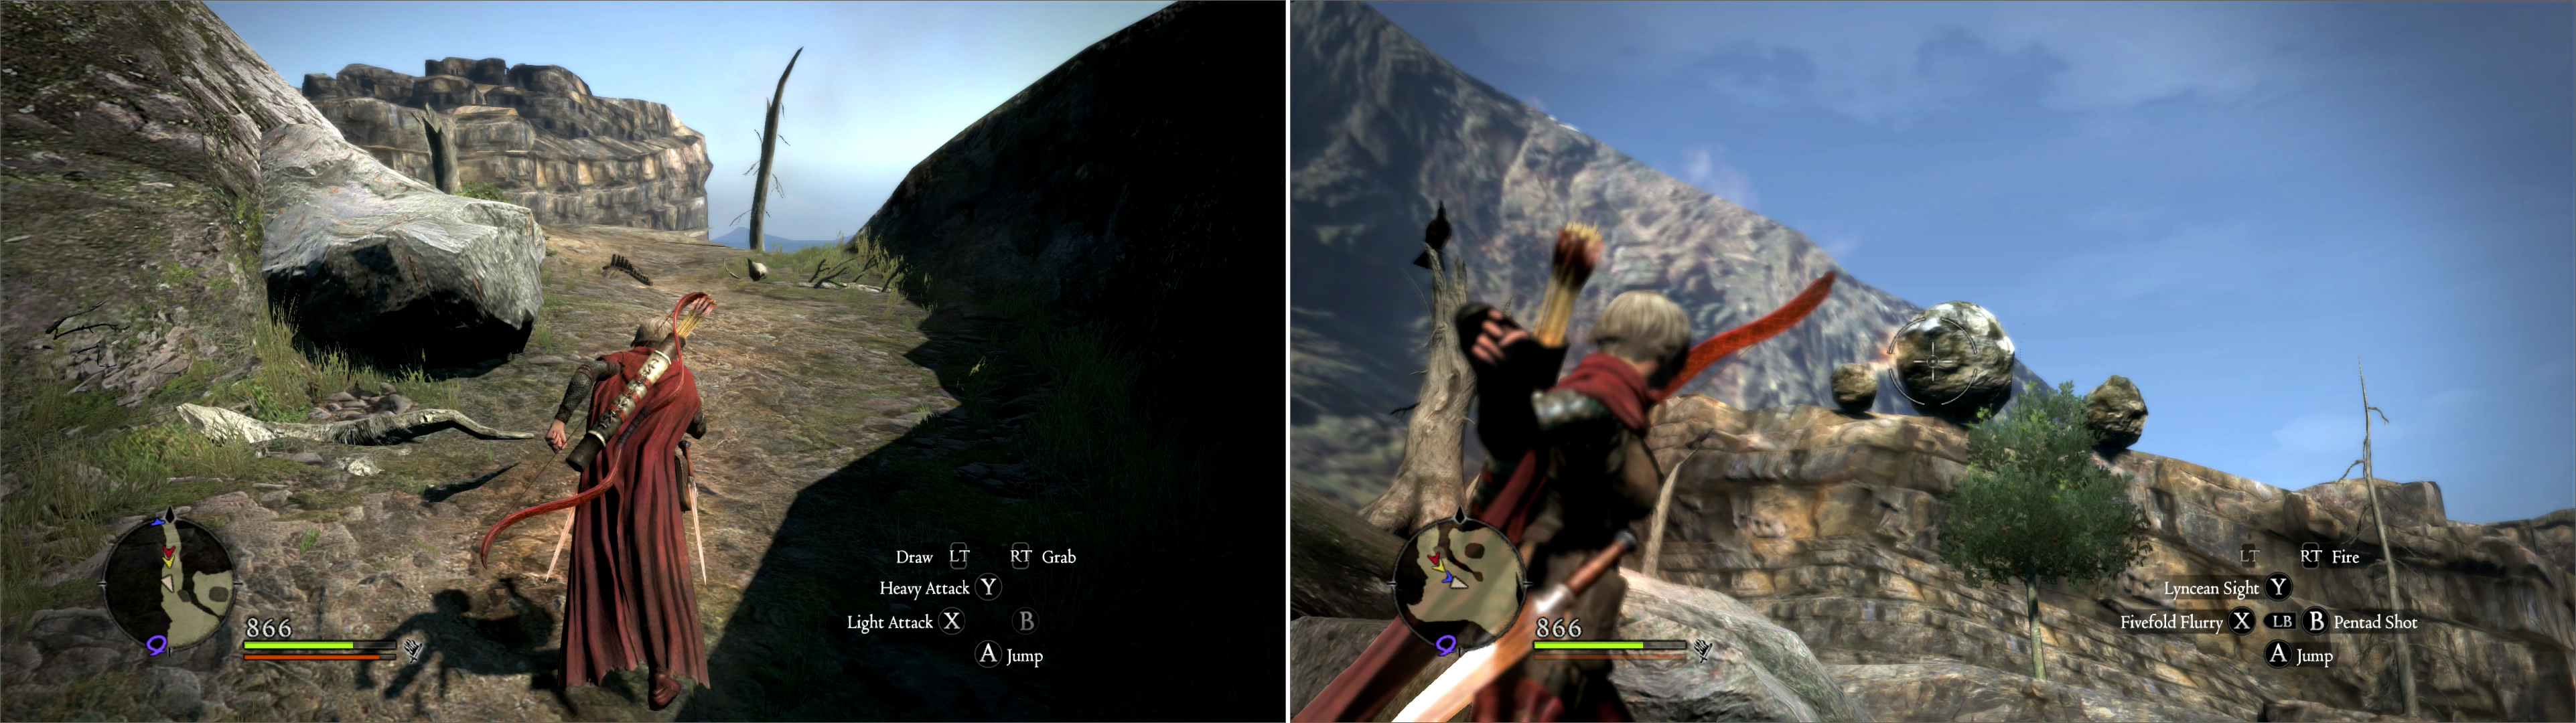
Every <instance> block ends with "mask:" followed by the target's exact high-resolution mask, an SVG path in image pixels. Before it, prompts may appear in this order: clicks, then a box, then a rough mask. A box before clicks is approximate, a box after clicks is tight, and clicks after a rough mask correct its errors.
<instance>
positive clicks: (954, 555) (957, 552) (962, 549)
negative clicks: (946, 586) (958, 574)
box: [948, 542, 974, 570]
mask: <svg viewBox="0 0 2576 723" xmlns="http://www.w3.org/2000/svg"><path fill="white" fill-rule="evenodd" d="M973 554H974V551H972V550H968V549H966V543H963V542H951V543H948V569H951V570H964V569H966V558H967V557H969V556H972V555H973Z"/></svg>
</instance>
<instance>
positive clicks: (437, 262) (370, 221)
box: [260, 124, 545, 366]
mask: <svg viewBox="0 0 2576 723" xmlns="http://www.w3.org/2000/svg"><path fill="white" fill-rule="evenodd" d="M260 183H261V187H262V189H261V190H262V197H263V198H262V200H263V204H262V210H264V211H265V212H266V213H267V217H268V223H267V225H266V227H265V228H264V229H263V232H264V233H265V235H266V240H265V243H264V244H263V246H262V248H261V252H260V271H261V272H262V273H263V274H265V275H266V276H267V278H268V288H269V294H268V297H269V300H270V302H271V303H278V304H284V305H286V306H287V307H288V308H289V309H290V310H292V311H293V317H294V321H295V323H296V327H297V330H298V331H300V332H302V333H303V334H304V335H305V337H307V338H309V339H312V340H314V341H317V342H321V343H323V344H326V345H331V346H338V347H342V348H346V349H349V350H351V351H355V352H359V353H361V354H365V355H369V356H375V357H378V358H383V359H393V360H404V361H409V360H414V359H420V360H422V361H424V362H426V363H428V364H430V365H432V366H461V365H466V364H471V363H473V362H477V361H481V360H485V359H490V358H494V357H498V356H502V355H506V354H509V353H511V352H515V351H518V350H519V349H520V348H522V347H524V346H526V343H527V338H528V332H529V330H530V329H531V328H532V327H533V326H534V324H535V322H536V312H537V307H538V306H539V305H540V304H541V303H543V301H544V299H543V297H542V293H543V292H541V291H540V290H539V289H538V281H537V267H538V264H539V263H540V262H542V261H543V260H544V259H545V241H544V232H543V231H541V230H539V229H538V227H537V223H536V219H535V217H534V215H532V214H531V213H530V212H529V211H528V209H526V208H523V207H520V206H514V205H510V204H507V203H500V202H495V201H481V200H476V199H471V198H465V197H462V196H450V195H447V194H445V193H440V192H439V191H438V189H436V188H433V187H431V186H429V184H426V183H422V182H421V181H419V180H417V179H413V178H411V177H410V176H406V175H403V174H401V173H397V172H395V171H393V170H392V169H389V168H386V167H385V165H384V164H383V163H379V162H377V161H376V159H375V157H374V156H371V155H368V154H367V152H366V151H363V150H360V149H358V148H357V147H356V146H354V145H351V144H350V143H349V142H348V141H345V140H342V139H341V136H340V133H339V132H338V131H337V130H335V129H333V128H331V127H330V126H324V125H313V124H296V125H288V126H282V127H279V128H276V129H274V130H271V131H269V132H268V133H267V134H266V135H265V136H263V137H262V138H261V141H260Z"/></svg>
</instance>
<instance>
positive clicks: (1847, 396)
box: [1834, 364, 1878, 414]
mask: <svg viewBox="0 0 2576 723" xmlns="http://www.w3.org/2000/svg"><path fill="white" fill-rule="evenodd" d="M1877 403H1878V375H1877V374H1875V373H1872V372H1871V371H1870V369H1869V365H1867V364H1844V365H1842V366H1838V367H1834V405H1835V406H1838V407H1842V410H1843V411H1845V412H1850V413H1853V414H1858V413H1861V412H1866V411H1869V408H1870V406H1871V405H1875V404H1877Z"/></svg>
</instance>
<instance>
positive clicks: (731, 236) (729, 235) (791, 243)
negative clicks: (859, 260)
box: [707, 226, 839, 251]
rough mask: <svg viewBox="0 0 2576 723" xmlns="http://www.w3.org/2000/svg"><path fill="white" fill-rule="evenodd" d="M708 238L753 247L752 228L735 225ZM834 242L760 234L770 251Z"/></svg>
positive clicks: (745, 247)
mask: <svg viewBox="0 0 2576 723" xmlns="http://www.w3.org/2000/svg"><path fill="white" fill-rule="evenodd" d="M707 240H708V241H709V242H712V243H715V244H716V245H719V246H731V247H734V248H738V249H747V248H751V229H748V228H744V227H741V226H735V227H733V230H732V231H727V232H725V235H723V236H716V237H713V238H709V239H707ZM833 243H839V242H838V241H832V240H825V241H798V240H795V239H788V238H780V237H778V235H776V234H770V233H763V234H761V235H760V247H761V248H763V249H766V250H770V251H794V250H797V249H801V248H805V247H807V246H822V245H825V244H833Z"/></svg>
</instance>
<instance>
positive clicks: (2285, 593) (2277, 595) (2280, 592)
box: [2263, 572, 2290, 600]
mask: <svg viewBox="0 0 2576 723" xmlns="http://www.w3.org/2000/svg"><path fill="white" fill-rule="evenodd" d="M2263 595H2264V596H2265V597H2269V598H2272V599H2273V600H2288V599H2290V576H2288V575H2283V574H2281V573H2277V572H2276V573H2272V574H2271V576H2269V577H2265V578H2263Z"/></svg>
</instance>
